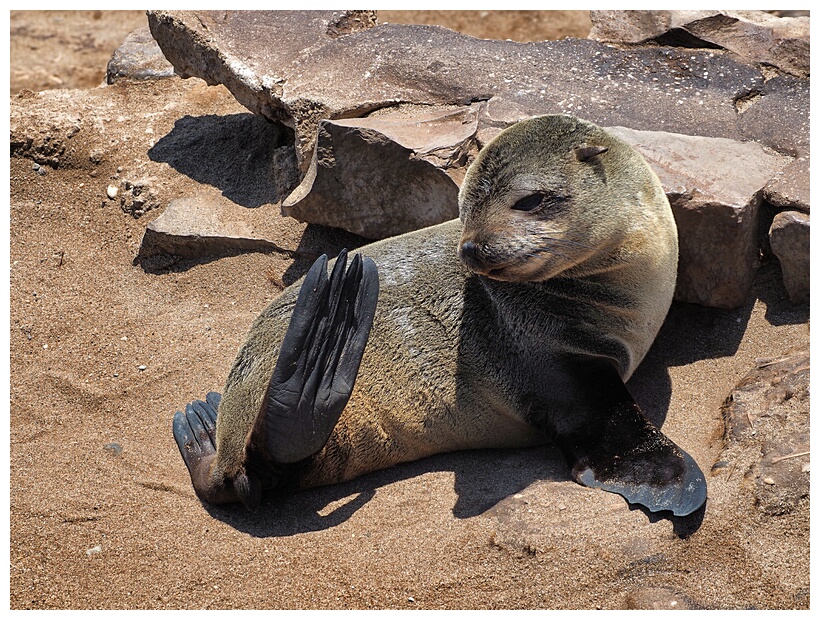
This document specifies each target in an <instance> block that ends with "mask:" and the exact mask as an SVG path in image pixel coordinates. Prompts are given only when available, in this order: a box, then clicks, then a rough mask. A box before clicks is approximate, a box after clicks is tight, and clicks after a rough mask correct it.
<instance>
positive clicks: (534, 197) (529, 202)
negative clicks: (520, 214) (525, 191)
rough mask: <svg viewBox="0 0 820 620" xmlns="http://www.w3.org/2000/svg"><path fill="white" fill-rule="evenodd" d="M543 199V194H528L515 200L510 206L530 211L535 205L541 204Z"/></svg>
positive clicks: (517, 209)
mask: <svg viewBox="0 0 820 620" xmlns="http://www.w3.org/2000/svg"><path fill="white" fill-rule="evenodd" d="M543 201H544V194H530V195H529V196H526V197H524V198H522V199H521V200H519V201H518V202H516V203H515V204H514V205H513V206H512V208H513V209H515V210H516V211H532V210H533V209H535V208H536V207H539V206H541V203H542V202H543Z"/></svg>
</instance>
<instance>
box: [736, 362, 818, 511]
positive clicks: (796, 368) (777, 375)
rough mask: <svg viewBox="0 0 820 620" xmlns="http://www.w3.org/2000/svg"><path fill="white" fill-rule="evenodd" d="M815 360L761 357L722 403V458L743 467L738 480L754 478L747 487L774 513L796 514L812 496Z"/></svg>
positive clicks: (762, 506) (757, 500) (761, 504)
mask: <svg viewBox="0 0 820 620" xmlns="http://www.w3.org/2000/svg"><path fill="white" fill-rule="evenodd" d="M809 363H810V362H809V352H808V351H797V352H793V353H789V354H787V355H784V356H782V357H778V358H772V359H761V360H758V364H757V367H756V368H755V369H754V370H752V371H751V372H750V373H749V374H748V375H746V376H745V377H744V378H743V379H742V380H741V381H740V383H738V385H737V387H735V389H734V390H733V391H732V393H731V394H730V395H729V396H728V397H727V399H726V401H725V402H724V404H723V407H722V413H723V418H724V421H725V424H726V430H725V434H724V443H725V446H726V447H725V448H724V450H723V453H722V454H721V461H722V462H723V463H725V466H724V467H736V468H739V469H740V470H741V472H742V473H743V475H742V476H737V479H738V480H751V481H753V484H752V485H751V486H750V487H749V486H747V485H744V486H746V487H747V488H750V490H751V493H752V495H753V499H754V502H755V504H756V505H758V506H759V507H760V509H761V510H762V511H763V512H764V513H766V514H769V515H776V514H785V513H789V512H792V511H793V510H794V509H795V508H796V506H797V505H798V503H799V502H800V501H801V500H802V499H803V498H808V496H809V473H808V471H805V470H804V465H805V464H807V463H808V462H809V371H810V368H809ZM724 467H722V468H721V469H723V468H724ZM767 479H768V482H767Z"/></svg>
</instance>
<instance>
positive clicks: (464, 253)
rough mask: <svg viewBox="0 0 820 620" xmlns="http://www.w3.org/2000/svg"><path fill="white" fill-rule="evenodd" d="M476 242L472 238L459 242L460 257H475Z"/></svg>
mask: <svg viewBox="0 0 820 620" xmlns="http://www.w3.org/2000/svg"><path fill="white" fill-rule="evenodd" d="M476 250H477V248H476V244H475V242H473V241H472V240H470V239H468V240H467V241H465V242H464V243H462V244H461V257H462V258H471V259H475V258H476Z"/></svg>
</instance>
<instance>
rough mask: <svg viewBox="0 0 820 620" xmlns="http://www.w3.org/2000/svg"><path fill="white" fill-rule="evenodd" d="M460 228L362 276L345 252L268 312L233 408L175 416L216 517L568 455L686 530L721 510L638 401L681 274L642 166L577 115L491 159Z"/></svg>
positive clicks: (196, 479)
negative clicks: (334, 490)
mask: <svg viewBox="0 0 820 620" xmlns="http://www.w3.org/2000/svg"><path fill="white" fill-rule="evenodd" d="M459 213H460V218H459V220H453V221H450V222H446V223H444V224H440V225H437V226H432V227H430V228H426V229H423V230H419V231H415V232H412V233H408V234H405V235H401V236H399V237H394V238H390V239H386V240H383V241H380V242H377V243H373V244H370V245H368V246H365V247H363V248H361V250H360V251H359V252H358V253H356V255H355V256H354V258H353V259H352V261H351V265H350V268H347V267H346V263H347V255H346V253H342V254H340V256H339V257H338V259H337V260H336V263H335V266H334V268H333V272H332V274H331V275H330V276H329V277H328V275H327V272H326V270H327V264H328V262H327V260H326V258H324V257H322V258H321V259H319V260H318V261H317V262H316V263H315V264H314V266H313V267H312V268H311V270H310V271H309V272H308V274H307V275H306V276H305V278H304V281H303V282H301V283H298V282H297V283H296V284H294V285H292V286H291V287H289V288H287V289H285V291H283V292H282V294H281V295H280V296H279V297H278V298H277V299H276V300H274V301H273V302H272V303H271V304H270V305H269V306H268V307H267V309H265V310H264V311H263V312H262V314H261V315H260V316H259V317H258V318H257V319H256V321H255V322H254V323H253V325H252V327H251V329H250V332H249V334H248V337H247V340H246V342H245V343H244V345H243V346H242V347H241V348H240V350H239V353H238V355H237V357H236V361H235V362H234V365H233V368H232V370H231V372H230V374H229V376H228V379H227V382H226V385H225V389H224V392H223V395H222V396H221V398H220V396H219V395H218V394H215V393H210V394H209V395H208V396H207V397H206V400H205V401H194V402H193V403H191V404H189V405H188V406H187V407H186V410H185V412H184V413H183V412H181V411H178V412H177V413H176V414H175V416H174V436H175V438H176V441H177V444H178V446H179V449H180V452H181V454H182V457H183V459H184V461H185V463H186V465H187V466H188V469H189V472H190V474H191V479H192V482H193V485H194V488H195V490H196V492H197V494H198V496H199V497H200V498H201V499H203V500H205V501H207V502H213V503H220V502H231V501H237V500H238V501H241V502H242V503H243V504H245V505H246V506H248V507H255V506H257V505H258V504H259V502H260V499H261V495H262V491H263V489H270V488H276V489H277V490H287V489H296V488H304V487H310V486H318V485H325V484H332V483H335V482H340V481H344V480H349V479H351V478H354V477H356V476H359V475H361V474H364V473H366V472H369V471H373V470H376V469H382V468H386V467H389V466H392V465H395V464H397V463H401V462H405V461H409V460H415V459H419V458H422V457H425V456H429V455H431V454H436V453H441V452H447V451H453V450H461V449H468V448H489V447H494V448H499V447H524V446H534V445H539V444H543V443H545V442H547V441H550V440H551V441H553V442H555V443H556V444H557V445H558V446H559V447H560V448H561V450H562V452H563V453H564V455H565V457H566V460H567V462H568V464H569V466H570V468H571V471H572V475H573V477H574V479H575V480H576V481H577V482H579V483H581V484H583V485H586V486H590V487H599V488H602V489H604V490H607V491H611V492H615V493H619V494H621V495H622V496H623V497H625V498H626V499H627V501H629V502H631V503H637V504H642V505H644V506H646V507H647V508H648V509H649V510H652V511H662V510H670V511H672V513H674V514H675V515H687V514H690V513H692V512H694V511H695V510H697V509H698V508H699V507H700V506H702V505H703V503H704V502H705V500H706V483H705V479H704V476H703V473H702V472H701V470H700V469H699V468H698V466H697V464H696V463H695V462H694V460H693V459H692V458H691V457H690V456H689V455H688V454H686V453H685V452H684V451H683V450H681V449H680V448H679V447H678V446H677V445H675V444H674V443H673V442H672V441H671V440H670V439H668V438H667V437H666V436H665V435H664V434H663V433H661V432H660V430H658V429H657V428H656V427H654V426H653V425H652V424H651V423H650V422H649V421H648V420H647V419H646V418H645V417H644V415H643V414H642V413H641V411H640V409H639V408H638V405H637V404H636V403H635V401H634V400H633V399H632V397H631V396H630V394H629V392H628V391H627V389H626V387H625V385H624V381H625V380H626V379H628V378H629V376H630V375H631V374H632V372H633V371H634V370H635V368H636V367H637V365H638V364H639V363H640V361H641V359H642V358H643V357H644V354H645V353H646V351H647V350H648V349H649V346H650V345H651V343H652V341H653V340H654V338H655V336H656V335H657V332H658V330H659V329H660V326H661V323H662V322H663V320H664V318H665V316H666V313H667V311H668V309H669V306H670V303H671V300H672V294H673V291H674V287H675V278H676V270H677V256H678V244H677V232H676V227H675V223H674V220H673V218H672V213H671V209H670V207H669V203H668V201H667V199H666V196H665V195H664V192H663V190H662V188H661V185H660V182H659V181H658V178H657V177H656V176H655V174H654V173H653V172H652V170H651V169H650V168H649V166H648V165H647V164H646V162H645V161H644V160H643V158H642V157H641V156H640V155H639V154H638V153H637V152H636V151H635V150H634V149H632V148H631V147H630V146H629V145H627V144H626V143H625V142H623V141H621V140H619V139H616V138H615V137H613V136H610V135H609V134H607V133H606V132H604V131H603V130H602V129H600V128H599V127H597V126H595V125H593V124H590V123H588V122H585V121H582V120H579V119H577V118H574V117H571V116H566V115H550V116H542V117H536V118H532V119H529V120H525V121H522V122H520V123H518V124H516V125H513V126H512V127H510V128H508V129H506V130H505V131H503V132H502V133H500V134H499V135H498V136H497V137H496V138H495V139H494V140H492V141H491V142H490V143H488V144H487V145H486V146H485V147H484V148H483V149H482V151H481V152H480V153H479V155H478V156H477V158H476V160H475V161H474V162H473V164H472V165H471V167H470V168H469V170H468V172H467V174H466V176H465V179H464V183H463V186H462V188H461V191H460V193H459ZM456 253H458V257H457V256H456ZM365 255H366V256H367V258H363V256H365ZM459 258H460V260H459ZM377 266H378V273H377ZM377 298H378V303H377ZM354 382H355V385H354ZM217 411H218V415H217Z"/></svg>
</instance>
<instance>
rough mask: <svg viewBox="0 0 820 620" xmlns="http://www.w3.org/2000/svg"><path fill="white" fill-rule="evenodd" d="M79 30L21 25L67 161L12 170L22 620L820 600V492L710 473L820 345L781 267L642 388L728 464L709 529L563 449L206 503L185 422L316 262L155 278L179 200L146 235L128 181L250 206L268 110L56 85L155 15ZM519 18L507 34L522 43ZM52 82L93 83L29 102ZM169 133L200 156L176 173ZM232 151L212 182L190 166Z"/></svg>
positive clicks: (698, 315) (163, 85)
mask: <svg viewBox="0 0 820 620" xmlns="http://www.w3.org/2000/svg"><path fill="white" fill-rule="evenodd" d="M56 17H58V16H55V15H52V14H47V13H40V14H23V15H21V14H19V13H17V12H12V16H11V33H12V45H11V50H12V63H11V70H12V71H11V77H12V87H11V90H12V116H13V118H14V110H15V109H17V110H21V111H22V116H24V117H25V118H26V119H27V120H25V121H19V122H18V126H19V127H22V128H23V133H26V134H28V135H31V136H35V138H36V139H35V143H39V144H45V141H44V136H46V135H47V136H50V138H51V142H52V143H53V142H55V141H56V142H60V143H61V144H62V145H63V146H64V147H65V149H64V150H63V151H62V152H61V153H60V154H59V155H56V157H57V158H58V159H59V165H58V166H57V167H56V168H53V167H51V166H44V168H43V170H44V171H45V174H41V173H38V171H37V170H35V169H34V168H35V167H34V165H33V161H32V159H31V158H30V157H13V158H12V159H11V163H10V174H11V176H10V183H11V205H10V257H9V258H10V267H11V269H10V326H9V338H10V368H11V374H10V406H11V423H10V472H11V473H10V605H11V607H12V608H13V609H26V608H37V609H51V608H109V609H110V608H115V609H120V608H149V609H154V608H253V607H259V608H370V607H378V608H412V609H416V608H596V607H600V608H618V607H629V606H631V607H636V606H640V605H641V604H642V603H641V601H645V600H655V601H656V603H654V604H661V603H663V602H664V601H665V604H666V606H669V604H670V601H671V600H673V599H674V600H675V601H676V605H677V606H678V607H686V606H691V607H697V606H703V607H729V608H795V607H796V608H806V607H808V605H809V590H808V587H809V586H808V574H809V568H808V565H809V550H808V502H807V501H806V500H803V501H802V503H801V504H800V505H799V507H798V509H797V510H795V511H794V512H792V513H790V514H787V515H781V516H778V517H767V516H765V515H763V514H762V513H761V512H760V511H759V510H757V509H756V507H755V505H754V502H753V500H752V499H751V495H750V493H749V491H748V489H747V488H746V487H745V486H744V484H743V480H742V477H741V476H740V475H736V476H735V478H734V479H732V478H731V476H729V477H727V476H726V475H725V473H724V474H721V473H717V474H712V473H710V469H711V466H712V464H713V463H715V461H717V460H718V458H719V457H720V455H721V450H722V447H723V442H722V439H721V435H722V427H723V424H722V419H721V415H720V405H721V403H722V402H723V400H724V398H725V397H726V396H727V395H728V394H729V392H730V391H731V389H732V387H733V386H734V385H735V384H736V383H737V381H738V380H739V379H740V378H741V377H743V376H744V375H745V374H746V373H747V372H748V371H749V370H750V369H751V368H752V367H753V366H754V363H755V359H756V358H759V357H771V356H776V355H779V354H781V353H783V352H785V351H787V350H789V349H791V348H794V347H800V346H803V347H807V346H808V338H809V327H808V308H807V307H805V306H793V305H791V304H790V303H789V302H788V300H787V299H786V295H785V291H784V290H783V287H782V285H781V284H780V280H779V267H778V266H777V264H776V263H775V262H767V263H765V264H764V265H763V267H762V269H761V271H760V273H759V275H758V278H757V282H756V285H755V289H754V293H753V295H752V296H751V297H750V299H749V301H748V303H747V304H746V306H744V307H743V308H741V309H738V310H734V311H716V310H708V309H703V308H699V307H695V306H688V305H685V304H674V305H673V308H672V311H671V312H670V316H669V318H668V320H667V323H666V324H665V326H664V328H663V330H662V332H661V335H660V337H659V339H658V341H657V342H656V345H655V346H654V347H653V349H652V350H651V351H650V354H649V356H648V357H647V360H646V361H645V363H644V364H643V365H642V366H641V368H640V369H639V370H638V372H637V374H636V376H635V377H634V378H633V380H632V381H631V382H630V388H631V389H632V390H633V392H634V393H635V395H636V398H637V399H638V401H639V402H640V403H641V404H642V405H643V406H644V408H645V409H646V411H647V413H648V415H649V416H650V417H651V418H652V419H653V420H655V421H656V422H658V423H660V422H663V423H664V427H663V428H664V431H665V432H666V433H667V434H668V435H670V436H671V437H672V438H673V439H675V440H676V441H677V442H678V443H680V444H681V445H682V446H684V447H685V448H687V449H688V451H689V452H690V453H691V454H692V456H693V457H694V458H695V459H696V460H697V461H698V463H699V464H700V465H701V468H702V469H703V470H704V472H706V473H707V479H708V481H709V484H710V499H709V503H708V504H707V508H706V511H705V513H702V514H700V515H698V516H696V518H694V519H690V520H670V519H667V518H658V517H656V516H653V515H649V514H647V513H645V512H644V511H642V510H635V509H630V508H629V507H628V506H627V505H626V504H625V503H624V502H623V501H622V500H620V498H618V497H616V496H613V495H610V494H605V493H601V492H596V491H593V490H589V489H584V488H582V487H579V486H578V485H576V484H574V483H573V482H572V481H571V480H570V479H569V477H568V475H567V472H566V469H565V466H564V465H563V462H562V461H561V459H560V458H559V457H558V455H557V454H556V453H555V451H554V450H552V449H550V448H539V449H532V450H522V451H483V452H468V453H460V454H451V455H441V456H437V457H433V458H430V459H426V460H423V461H420V462H417V463H411V464H408V465H405V466H401V467H397V468H394V469H391V470H388V471H384V472H379V473H376V474H373V475H369V476H366V477H363V478H361V479H359V480H355V481H352V482H350V483H346V484H343V485H338V486H335V487H329V488H324V489H315V490H312V491H307V492H303V493H299V494H297V495H294V496H292V497H286V498H277V499H271V500H269V501H268V502H267V503H266V504H265V505H264V506H263V507H262V509H261V510H260V511H259V512H257V513H253V514H252V513H247V512H245V511H244V510H242V509H240V508H237V507H228V508H214V507H209V506H204V505H203V504H201V503H200V502H199V501H198V500H197V499H196V497H195V495H194V493H193V490H192V489H191V486H190V481H189V479H188V475H187V472H186V470H185V468H184V465H183V463H182V460H181V459H180V457H179V454H178V452H177V448H176V445H175V444H174V441H173V437H172V435H171V416H172V414H173V412H174V410H176V409H177V408H179V407H180V406H182V405H184V403H185V402H187V401H189V400H191V399H192V398H201V397H202V396H204V394H205V392H207V391H208V390H217V391H218V390H221V388H222V383H223V381H224V378H225V376H226V375H227V372H228V370H229V368H230V365H231V363H232V361H233V357H234V355H235V352H236V349H237V347H238V346H239V344H240V343H241V342H242V340H243V338H244V335H245V332H246V330H247V328H248V326H249V325H250V323H251V321H252V320H253V319H254V318H255V317H256V315H257V314H258V313H259V312H260V311H261V310H262V309H263V308H264V307H265V306H266V305H267V304H268V303H269V302H270V300H271V299H273V297H274V296H275V295H276V294H277V292H278V291H279V290H280V289H281V287H282V284H287V283H289V282H291V281H293V279H295V278H296V277H298V276H299V275H300V274H301V273H303V272H304V271H305V269H306V268H307V266H308V265H307V263H306V262H304V261H299V260H297V261H294V260H292V259H291V258H290V257H289V256H287V255H284V254H275V253H271V254H261V253H255V254H245V255H239V256H229V257H222V258H219V259H214V260H198V261H181V262H178V263H176V264H174V265H171V266H169V267H166V268H164V269H153V270H150V269H145V268H143V266H141V265H140V264H135V261H134V259H135V257H136V255H137V251H138V248H139V243H140V240H141V238H142V234H143V231H144V230H145V227H146V225H147V223H148V222H149V221H150V220H151V219H153V218H154V217H156V215H157V213H158V212H159V210H158V211H155V212H150V213H149V214H147V215H145V216H143V217H141V218H139V219H135V218H133V217H132V216H131V215H129V214H126V213H124V212H123V211H122V210H121V209H120V206H119V202H118V201H116V200H110V199H108V197H107V196H106V190H107V187H108V186H109V185H111V184H114V185H118V184H119V183H120V182H121V181H122V180H123V179H126V178H130V179H135V178H148V179H150V183H151V186H152V187H154V188H155V190H156V191H157V194H158V197H159V199H160V201H161V203H162V204H163V205H165V204H167V202H168V201H169V200H171V199H173V198H177V197H182V196H191V195H204V196H208V197H211V198H213V199H219V200H229V199H230V200H232V201H233V202H234V203H237V204H243V203H245V202H247V200H246V198H247V196H249V195H250V194H251V193H252V192H251V191H250V189H248V191H247V192H246V193H243V191H242V190H241V187H242V185H241V179H236V178H231V177H230V175H231V174H232V173H231V171H230V170H229V169H228V167H226V166H223V165H221V163H220V161H219V153H218V152H216V151H211V152H210V153H209V151H208V148H209V147H208V144H209V140H213V141H218V140H223V141H230V140H231V139H234V140H238V138H237V137H236V135H237V133H241V132H236V128H237V127H244V126H247V125H250V124H252V123H253V122H254V120H253V118H252V117H251V115H250V114H248V113H247V111H246V110H245V109H244V108H242V107H241V106H240V105H239V104H237V103H236V102H235V101H234V100H233V98H232V97H231V96H230V94H229V93H227V91H225V90H224V89H223V88H222V87H207V86H205V84H204V83H203V82H201V81H199V80H188V81H182V80H179V79H177V78H172V79H169V80H165V81H162V82H155V83H147V84H133V85H114V86H111V87H97V85H98V84H99V83H100V82H101V81H102V75H103V73H104V66H105V62H106V61H107V57H108V55H109V54H110V50H109V51H105V53H102V52H100V53H98V54H97V60H96V61H95V63H96V64H95V65H94V67H93V69H94V71H96V73H95V74H94V77H91V78H88V81H86V82H81V81H80V82H76V83H75V82H72V81H71V80H73V79H74V78H75V77H77V76H80V75H81V74H83V73H84V72H83V71H81V70H80V68H79V66H78V64H77V63H78V62H79V61H77V60H76V59H75V58H74V57H72V58H71V59H70V60H68V61H67V62H68V68H66V67H62V66H61V65H60V63H56V64H55V63H50V66H49V67H48V69H47V70H46V69H43V71H42V72H41V71H40V70H39V69H37V67H38V65H37V59H38V58H48V57H53V58H56V57H57V52H58V51H59V50H63V49H65V48H66V47H69V48H72V49H73V48H74V47H76V46H74V44H73V43H70V42H72V41H76V40H78V38H79V39H83V37H84V35H83V34H82V33H83V32H89V33H91V34H90V35H89V37H87V38H86V39H85V40H87V41H89V46H88V49H92V48H93V49H97V43H100V45H102V43H101V42H102V41H104V40H108V39H109V38H111V39H112V40H117V39H121V38H123V37H124V36H125V34H126V33H127V32H128V31H130V30H131V29H132V28H133V27H137V26H139V25H141V23H142V22H143V21H144V16H143V15H140V14H138V13H137V14H134V15H131V12H128V15H126V14H124V13H123V14H116V15H114V16H112V15H111V14H109V13H108V12H102V13H101V16H100V17H99V19H96V18H95V17H94V14H91V13H86V14H85V17H84V19H81V18H82V17H83V16H81V15H76V16H71V15H69V16H66V15H65V14H63V16H62V19H63V21H62V22H59V21H56ZM132 17H133V20H134V21H133V23H132V22H130V21H128V20H130V19H131V18H132ZM75 18H76V19H75ZM126 18H127V19H126ZM388 21H399V20H398V19H395V20H388ZM481 21H482V23H483V25H484V26H486V24H487V23H488V18H486V17H485V18H482V19H481ZM56 24H61V25H60V27H59V28H58V27H57V26H56ZM504 26H505V23H503V22H502V23H501V24H500V26H499V27H498V29H497V30H496V31H495V32H494V33H493V34H494V35H495V36H497V37H499V38H508V37H510V35H509V34H507V33H508V31H505V30H504ZM116 28H121V36H120V35H117V36H115V32H116ZM78 32H79V33H80V34H77V33H78ZM483 32H484V33H485V35H486V33H487V31H486V30H485V31H483ZM25 37H28V38H29V43H25V44H22V45H29V46H31V45H33V44H32V43H31V41H34V40H36V41H39V42H40V43H39V44H38V45H39V47H37V49H36V50H35V51H36V54H34V57H32V56H31V55H27V54H22V55H21V52H20V51H19V50H21V49H24V47H20V45H21V43H20V41H16V40H17V39H25ZM66 42H69V43H66ZM92 42H93V43H92ZM116 42H118V41H116ZM15 46H17V47H15ZM50 46H51V47H50ZM111 49H113V46H111ZM15 50H17V51H15ZM75 51H76V50H75ZM78 53H80V52H78ZM65 58H68V57H67V56H66V57H65ZM100 58H102V60H100ZM100 63H101V64H100ZM51 75H54V76H57V77H58V78H59V80H60V82H59V84H58V83H57V82H54V83H53V84H48V83H46V82H47V81H48V80H49V79H50V78H49V77H48V76H51ZM26 76H28V78H26ZM72 76H73V77H72ZM15 80H17V81H15ZM27 80H28V81H27ZM44 80H45V81H44ZM52 81H53V80H52ZM53 85H61V86H67V85H70V86H72V87H78V88H83V89H85V90H52V91H48V92H43V93H40V94H34V93H30V92H24V93H22V94H21V95H18V94H17V93H18V91H19V89H20V88H23V87H25V88H29V89H31V90H33V91H37V90H40V89H42V88H45V87H47V86H53ZM217 116H218V117H230V118H231V119H232V123H233V124H231V125H229V126H228V125H220V124H219V123H218V122H217V121H216V120H215V119H216V118H217ZM186 117H187V118H186ZM77 119H79V122H78V124H79V126H80V129H79V131H78V132H75V133H74V134H72V136H71V137H68V134H70V133H71V126H72V123H75V124H77V123H76V122H77ZM181 119H183V120H184V122H182V121H181ZM220 131H221V132H222V133H221V134H220V133H219V132H220ZM37 136H39V138H37ZM169 136H173V137H174V141H173V143H174V144H187V145H189V147H190V152H188V151H185V150H184V149H183V150H182V151H181V152H179V153H177V154H176V156H175V157H171V158H169V157H163V158H160V157H158V156H157V152H158V151H157V150H156V149H155V148H154V147H155V146H156V145H158V144H161V143H162V141H163V140H165V141H166V142H165V143H164V144H166V145H167V144H169V140H170V138H169ZM37 140H39V142H37ZM234 146H235V147H236V148H239V149H241V148H251V147H249V146H247V145H242V144H236V145H234ZM152 149H154V150H153V151H152ZM167 150H168V149H166V152H167ZM193 153H195V154H193ZM209 157H211V158H212V159H213V160H214V161H215V163H213V162H211V167H210V168H208V170H209V172H208V174H196V173H195V172H193V173H192V172H191V170H197V169H198V168H197V165H200V166H204V165H205V163H203V162H204V161H205V160H207V159H208V158H209ZM220 171H221V172H220ZM237 187H238V188H239V189H237ZM228 190H230V191H228ZM258 208H259V209H260V210H264V211H263V213H265V214H266V215H265V217H266V218H267V219H268V222H269V225H270V226H271V227H272V228H273V229H275V230H276V231H277V235H278V236H277V239H276V240H277V243H278V244H279V245H281V246H283V247H289V248H296V247H302V248H304V249H319V250H321V251H328V252H331V253H333V252H335V251H338V249H339V248H340V247H341V245H342V244H347V245H351V244H352V243H354V242H356V240H355V239H352V238H351V237H350V236H346V235H339V234H337V233H335V232H333V231H330V230H327V229H321V228H316V227H305V226H304V225H302V224H299V223H297V222H295V221H292V220H289V219H286V218H282V217H281V216H279V209H278V205H277V204H275V203H271V204H267V205H263V206H261V207H258ZM652 596H655V599H652ZM642 597H643V598H642ZM647 597H649V599H647ZM664 597H666V598H664ZM670 597H671V598H670ZM657 601H661V603H658V602H657ZM643 604H647V603H643Z"/></svg>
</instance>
